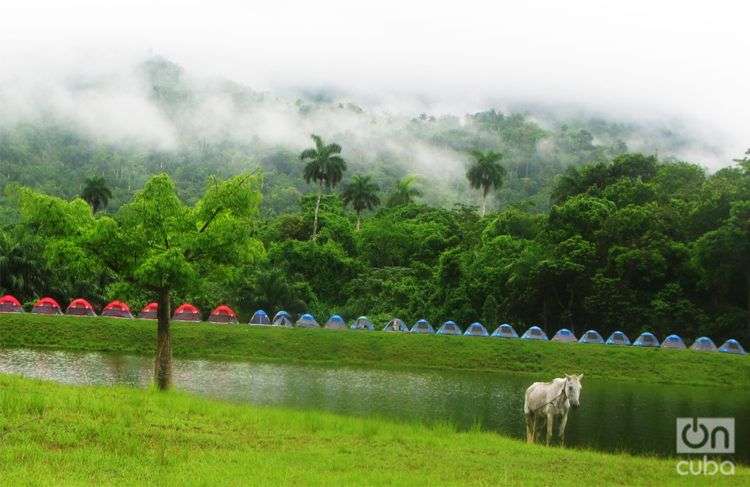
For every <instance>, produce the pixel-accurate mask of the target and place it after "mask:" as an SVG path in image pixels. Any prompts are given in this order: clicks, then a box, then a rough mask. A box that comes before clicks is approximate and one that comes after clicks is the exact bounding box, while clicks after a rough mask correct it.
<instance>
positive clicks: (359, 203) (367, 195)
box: [342, 176, 380, 230]
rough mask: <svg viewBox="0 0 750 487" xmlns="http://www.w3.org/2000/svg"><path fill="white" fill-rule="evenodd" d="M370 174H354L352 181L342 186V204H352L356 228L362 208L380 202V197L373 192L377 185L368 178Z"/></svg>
mask: <svg viewBox="0 0 750 487" xmlns="http://www.w3.org/2000/svg"><path fill="white" fill-rule="evenodd" d="M370 179H371V178H370V176H354V177H353V178H352V182H351V183H349V184H347V185H346V187H345V188H344V193H343V195H342V196H343V199H344V205H348V204H349V203H351V204H352V208H354V211H356V212H357V230H359V227H360V225H361V219H360V213H362V211H363V210H372V209H373V208H375V207H376V206H378V205H379V204H380V198H378V195H377V194H375V193H376V192H377V191H378V189H379V188H378V185H377V184H375V183H373V182H372V181H371V180H370Z"/></svg>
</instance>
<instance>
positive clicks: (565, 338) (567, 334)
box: [552, 328, 578, 342]
mask: <svg viewBox="0 0 750 487" xmlns="http://www.w3.org/2000/svg"><path fill="white" fill-rule="evenodd" d="M552 341H553V342H577V341H578V339H577V338H576V336H575V335H574V334H573V332H572V331H570V330H568V329H567V328H560V329H559V330H557V333H555V336H553V337H552Z"/></svg>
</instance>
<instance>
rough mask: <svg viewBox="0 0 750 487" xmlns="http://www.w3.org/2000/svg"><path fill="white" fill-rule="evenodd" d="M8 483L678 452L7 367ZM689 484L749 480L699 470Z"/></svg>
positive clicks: (275, 474)
mask: <svg viewBox="0 0 750 487" xmlns="http://www.w3.org/2000/svg"><path fill="white" fill-rule="evenodd" d="M0 438H1V439H2V441H0V462H1V465H2V466H1V467H0V485H17V484H33V485H60V484H99V485H101V484H113V483H116V484H127V485H134V484H138V485H141V484H159V485H165V484H168V485H173V484H174V485H184V484H189V485H217V484H221V485H248V484H255V485H279V484H285V485H289V484H292V485H342V484H345V485H458V484H461V485H467V484H473V485H551V484H554V485H589V484H591V485H593V484H596V485H606V484H612V485H669V484H684V482H685V480H686V479H685V477H681V476H679V475H677V473H676V471H675V462H676V460H674V459H657V458H648V457H636V456H630V455H626V454H618V455H613V454H604V453H597V452H593V451H589V450H577V449H563V448H559V447H550V448H547V447H544V446H541V445H526V444H525V443H522V442H520V441H517V440H512V439H509V438H504V437H502V436H498V435H495V434H491V433H483V432H468V433H457V432H456V431H454V430H453V429H451V428H450V427H447V426H432V427H428V426H422V425H408V424H397V423H390V422H387V421H385V420H380V419H369V418H351V417H341V416H336V415H332V414H326V413H320V412H299V411H289V410H284V409H276V408H259V407H251V406H244V405H234V404H229V403H223V402H218V401H213V400H209V399H204V398H199V397H194V396H190V395H187V394H183V393H176V392H170V393H159V392H155V391H151V390H137V389H128V388H122V387H98V388H97V387H73V386H62V385H57V384H53V383H47V382H39V381H31V380H28V379H22V378H18V377H13V376H5V375H0ZM689 480H690V481H691V483H698V484H703V483H705V484H706V485H708V484H710V485H717V483H718V484H721V483H722V482H727V483H732V484H734V485H739V484H745V485H747V483H748V482H750V470H748V469H747V468H745V467H739V468H738V469H737V471H736V475H735V476H734V477H733V478H728V477H725V478H716V477H691V478H690V479H689Z"/></svg>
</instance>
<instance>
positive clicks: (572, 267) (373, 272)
mask: <svg viewBox="0 0 750 487" xmlns="http://www.w3.org/2000/svg"><path fill="white" fill-rule="evenodd" d="M140 69H141V72H140V74H141V75H142V76H144V77H145V78H146V79H147V80H148V86H149V87H150V88H149V89H150V92H149V93H150V96H151V97H152V99H153V101H154V103H155V104H156V105H157V106H158V107H159V109H160V110H161V111H162V113H163V114H165V116H166V117H168V118H169V119H170V120H171V121H172V122H173V123H174V126H175V127H178V130H177V131H176V133H177V134H178V139H179V140H178V142H177V145H176V146H174V147H144V145H143V144H142V143H140V142H138V141H122V140H121V141H118V142H117V143H112V142H111V141H107V140H106V139H103V138H101V137H97V136H93V135H91V134H90V133H86V132H85V131H82V130H81V129H80V127H76V126H75V125H74V124H70V123H67V121H66V120H65V119H64V118H60V117H56V116H54V115H49V114H48V116H45V117H44V119H39V120H31V121H28V120H27V121H24V122H19V123H15V124H12V125H7V124H6V125H4V126H2V127H0V128H1V129H0V169H1V170H0V185H1V186H2V187H4V189H3V193H2V199H1V200H0V294H2V293H11V294H14V295H16V296H17V297H19V298H20V299H22V300H23V301H24V302H26V303H30V302H31V301H33V300H34V299H35V298H37V297H39V296H42V295H50V296H52V297H55V298H57V299H58V300H60V301H61V302H68V301H69V300H70V299H72V298H76V297H84V298H87V299H89V300H90V301H92V302H93V303H95V305H97V306H101V305H103V304H104V303H105V302H106V301H107V300H109V299H123V300H126V301H128V302H130V303H131V305H132V306H133V307H134V308H138V306H140V305H142V304H144V303H146V302H148V301H153V300H156V299H157V297H158V296H157V294H158V293H159V292H161V293H164V292H166V293H168V294H169V297H170V299H171V301H172V302H173V303H179V302H183V301H190V302H192V303H194V304H196V305H197V306H199V307H200V308H201V309H202V310H203V311H204V312H205V313H208V312H209V311H210V309H211V308H212V307H214V306H216V305H218V304H220V303H227V304H229V305H231V306H233V307H234V308H235V309H237V310H238V311H240V313H241V314H242V316H243V317H245V319H246V317H247V316H248V315H249V314H251V313H252V311H253V310H255V309H258V308H263V309H266V310H268V311H269V312H271V311H276V310H279V309H286V310H287V311H289V312H291V313H303V312H312V313H314V314H315V315H316V316H319V317H323V318H324V317H327V316H328V315H330V314H332V313H338V314H341V315H342V316H344V317H345V318H346V319H354V318H356V317H357V316H359V315H368V316H369V317H370V318H371V319H373V321H375V322H376V323H378V324H380V325H382V324H384V323H385V321H387V320H388V319H390V318H392V317H400V318H402V319H404V320H405V321H407V322H409V323H413V322H414V321H416V320H417V319H419V318H427V319H428V320H430V321H431V322H433V323H440V322H442V321H445V320H448V319H452V320H455V321H457V322H458V323H459V324H460V325H461V326H463V327H465V326H467V325H468V324H469V323H471V322H473V321H481V322H483V323H485V324H486V325H487V326H488V327H489V328H490V329H492V328H494V326H495V325H496V324H498V323H501V322H508V323H512V324H514V325H517V327H518V328H521V329H523V328H524V327H525V326H527V325H530V324H539V325H540V326H542V327H543V328H544V329H545V330H546V331H547V332H548V333H554V331H555V330H556V329H558V328H560V327H568V328H570V329H571V330H573V331H574V332H575V333H577V334H578V333H581V332H582V331H584V330H586V329H589V328H595V329H597V330H599V331H600V332H601V333H602V334H604V335H605V336H606V335H607V334H609V333H610V332H611V331H613V330H615V329H620V330H623V331H625V332H626V333H628V334H629V335H631V336H634V335H637V334H638V333H639V332H641V331H652V332H654V333H656V334H657V336H659V337H663V336H665V335H666V334H668V333H678V334H680V335H682V336H684V337H686V338H687V339H694V338H696V337H698V336H700V335H709V336H711V337H712V338H714V340H724V339H726V338H730V337H734V338H739V339H740V340H741V341H743V342H745V343H747V342H748V339H750V152H749V153H748V154H745V155H740V156H738V159H737V160H736V163H735V164H734V165H733V166H731V167H726V168H723V169H720V170H718V171H715V172H713V173H709V172H708V171H707V170H706V169H705V168H704V167H702V166H701V165H699V164H695V163H691V162H685V161H683V160H680V159H679V158H676V157H673V156H664V157H658V156H656V155H654V153H655V152H656V151H657V150H658V149H659V148H661V149H662V150H663V151H664V152H665V153H669V150H667V149H669V148H671V149H676V148H679V147H680V146H681V144H685V143H686V142H685V140H684V138H683V137H682V136H681V135H679V134H677V133H670V132H661V133H660V134H659V138H658V140H657V139H648V136H647V135H648V134H647V133H646V131H645V129H643V128H642V127H638V126H633V125H628V124H621V123H614V122H605V121H603V120H595V119H581V118H579V119H570V120H565V121H564V122H559V123H557V122H555V123H552V124H546V125H545V124H541V123H538V121H537V120H536V118H535V117H534V116H532V115H529V114H524V113H503V112H500V111H496V110H488V111H484V112H476V113H473V114H470V115H467V116H466V117H464V118H461V119H459V118H458V117H450V116H432V115H429V114H420V115H417V116H415V117H411V118H407V119H404V118H392V119H389V118H388V117H386V116H383V115H375V114H373V113H369V112H367V111H366V110H363V109H362V108H361V107H359V106H357V105H356V104H353V103H342V102H339V101H337V100H335V99H333V98H329V97H327V96H326V95H325V94H315V95H312V96H310V97H308V98H307V99H305V100H302V99H298V100H295V101H293V102H289V103H287V104H285V105H284V107H285V108H284V110H291V111H292V112H293V113H294V114H295V115H294V116H295V117H298V118H299V120H309V119H311V118H315V117H322V116H325V117H334V118H335V117H341V116H343V117H344V118H343V119H338V118H336V120H337V122H336V123H340V122H341V121H342V120H343V121H346V122H347V123H349V122H351V123H352V124H354V125H353V126H360V124H364V125H365V126H367V127H373V128H372V129H371V130H372V131H373V132H375V133H377V134H378V135H377V137H371V138H363V136H362V134H361V132H357V131H356V130H347V129H346V128H342V129H341V130H335V129H331V128H330V125H327V126H328V127H329V130H327V131H323V135H322V136H321V137H318V136H317V135H315V136H313V137H310V135H311V133H312V132H309V133H307V135H306V137H305V139H304V145H303V146H301V147H300V146H296V145H288V144H284V143H282V142H281V141H277V142H275V143H268V138H267V137H263V136H262V134H259V135H256V136H254V137H250V138H248V139H247V140H243V139H242V137H240V136H239V135H238V133H234V132H231V131H228V130H229V129H228V128H227V127H228V125H222V126H221V127H220V128H216V127H214V129H212V130H211V131H210V132H211V134H212V135H211V136H210V137H209V136H205V137H202V136H199V135H197V134H205V133H207V131H206V129H205V127H199V126H198V125H199V124H198V122H197V121H196V120H195V118H194V117H193V115H194V114H195V113H196V112H194V111H195V110H198V108H197V107H200V106H202V105H201V97H205V96H206V95H205V93H206V91H207V90H208V89H209V88H206V87H205V86H204V87H203V89H201V90H198V89H196V88H195V85H194V84H191V83H189V82H188V81H186V79H187V78H186V76H185V74H184V73H183V72H182V70H181V68H179V66H176V65H174V64H172V63H170V62H168V61H166V60H163V59H154V60H151V61H149V62H147V63H144V65H142V66H141V68H140ZM80 89H81V90H88V89H94V88H91V84H86V83H80ZM210 89H211V90H214V94H215V93H216V91H217V90H218V91H220V92H222V93H223V94H224V95H225V96H227V97H229V98H230V99H231V100H232V107H233V110H234V112H235V115H233V116H232V117H231V118H230V119H227V124H230V125H231V124H234V123H236V122H237V120H240V118H238V117H239V115H236V114H237V113H240V114H241V113H246V115H247V116H252V115H253V114H255V115H257V114H258V113H259V112H258V110H260V108H258V107H266V108H267V106H268V104H274V105H273V106H277V105H275V104H278V103H280V102H279V101H278V98H276V97H274V96H272V95H269V94H266V93H258V92H254V91H252V90H250V89H248V88H245V87H242V86H239V85H235V84H231V83H229V82H221V83H218V82H217V83H215V84H214V85H212V86H211V88H210ZM264 109H265V108H264ZM243 110H244V112H243ZM331 114H333V115H331ZM243 116H244V115H243ZM295 120H296V119H295ZM352 120H354V122H352ZM188 121H189V123H188ZM326 121H327V122H330V118H326ZM336 123H333V122H331V124H333V125H335V124H336ZM314 126H315V127H317V125H314ZM298 128H299V129H300V130H304V129H307V128H308V125H304V124H303V125H301V126H299V127H298ZM368 130H369V129H368ZM389 136H393V137H394V140H397V141H399V142H398V143H396V142H394V143H392V144H387V143H383V142H382V141H383V140H384V138H387V137H389ZM636 138H638V139H639V140H641V142H639V143H638V144H637V146H635V147H634V146H633V144H632V142H631V143H630V144H629V143H628V141H631V140H634V139H636ZM649 140H650V142H649ZM644 141H645V142H644ZM414 147H417V148H420V147H421V149H419V150H416V149H415V150H414V151H413V152H408V151H407V152H404V151H405V149H404V148H414ZM425 153H426V154H427V156H426V160H427V161H428V163H424V162H420V161H421V160H422V159H423V158H425V156H424V154H425ZM454 156H455V157H458V158H459V161H460V164H457V165H455V166H450V167H451V168H450V169H448V166H442V165H441V162H440V161H441V160H443V159H444V158H446V157H454ZM430 160H434V161H435V162H434V164H435V166H434V168H433V169H432V170H430V166H429V161H430Z"/></svg>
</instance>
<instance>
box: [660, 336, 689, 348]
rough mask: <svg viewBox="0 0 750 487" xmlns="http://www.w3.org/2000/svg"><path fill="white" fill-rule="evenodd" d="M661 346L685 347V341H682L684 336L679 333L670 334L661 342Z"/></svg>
mask: <svg viewBox="0 0 750 487" xmlns="http://www.w3.org/2000/svg"><path fill="white" fill-rule="evenodd" d="M661 348H681V349H684V348H686V347H685V342H683V341H682V338H680V337H679V336H677V335H669V336H668V337H667V338H665V339H664V341H663V342H661Z"/></svg>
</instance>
